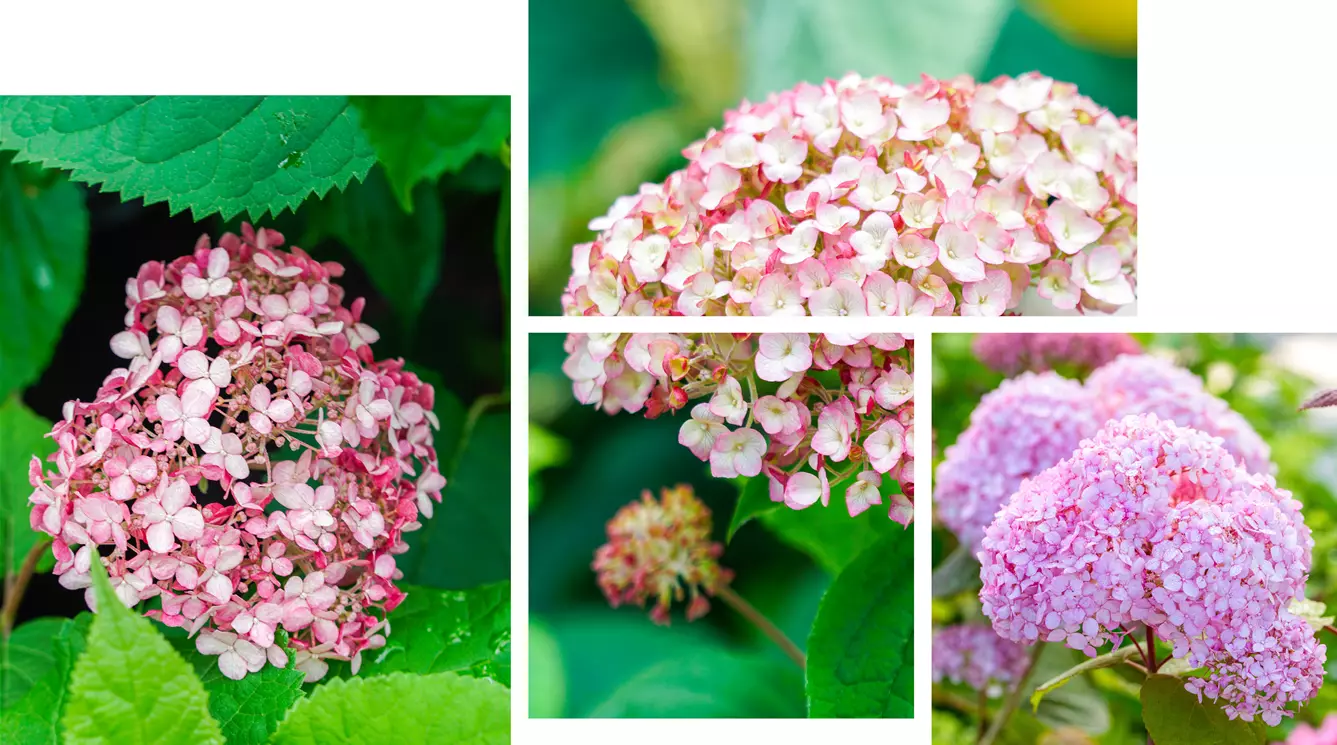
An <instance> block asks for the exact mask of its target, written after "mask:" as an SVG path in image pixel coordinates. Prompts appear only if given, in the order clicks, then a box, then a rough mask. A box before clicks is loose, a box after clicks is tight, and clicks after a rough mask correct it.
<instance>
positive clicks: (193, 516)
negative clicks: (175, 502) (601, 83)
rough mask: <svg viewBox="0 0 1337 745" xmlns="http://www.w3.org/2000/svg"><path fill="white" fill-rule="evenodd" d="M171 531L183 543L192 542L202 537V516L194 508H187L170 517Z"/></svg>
mask: <svg viewBox="0 0 1337 745" xmlns="http://www.w3.org/2000/svg"><path fill="white" fill-rule="evenodd" d="M171 523H172V530H173V532H175V533H176V537H177V538H180V539H181V540H183V541H193V540H196V539H198V538H199V537H200V536H202V535H204V515H202V514H200V511H199V510H197V509H195V508H194V507H187V508H185V509H184V510H181V511H180V512H178V513H176V514H175V515H173V516H172V517H171Z"/></svg>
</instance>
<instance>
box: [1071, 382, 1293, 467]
mask: <svg viewBox="0 0 1337 745" xmlns="http://www.w3.org/2000/svg"><path fill="white" fill-rule="evenodd" d="M1086 387H1087V389H1089V390H1090V391H1091V393H1092V394H1093V395H1094V396H1095V398H1096V402H1097V404H1098V405H1099V414H1100V417H1101V418H1102V419H1118V418H1120V417H1123V416H1126V415H1128V414H1155V415H1157V416H1159V417H1160V418H1162V419H1168V420H1170V421H1172V422H1174V423H1175V424H1178V425H1179V426H1181V427H1192V428H1193V429H1197V430H1201V431H1203V432H1206V433H1208V434H1211V435H1216V436H1217V437H1220V438H1221V439H1222V440H1224V445H1225V448H1226V450H1229V451H1230V453H1231V454H1232V455H1234V456H1235V459H1236V460H1238V461H1240V465H1242V466H1244V467H1245V468H1246V469H1248V470H1249V471H1254V472H1259V473H1271V472H1272V453H1271V448H1269V447H1268V446H1267V443H1266V442H1264V441H1263V438H1262V437H1260V436H1259V435H1258V433H1257V432H1256V431H1254V428H1253V427H1252V426H1251V425H1250V424H1249V422H1248V421H1247V420H1246V419H1245V418H1244V417H1242V416H1240V414H1239V413H1238V412H1236V411H1235V410H1234V409H1232V408H1230V405H1229V404H1227V403H1226V402H1225V401H1222V400H1221V399H1219V398H1217V397H1216V396H1213V395H1212V394H1211V393H1209V392H1207V390H1206V389H1205V388H1204V387H1203V384H1202V379H1201V378H1199V377H1198V376H1196V375H1194V374H1193V373H1191V372H1189V371H1188V370H1185V369H1184V368H1182V367H1179V366H1178V365H1176V364H1174V363H1173V362H1171V361H1169V360H1167V359H1163V358H1161V357H1156V356H1153V355H1125V356H1123V357H1120V358H1118V359H1116V360H1114V361H1113V362H1111V363H1109V364H1108V365H1105V366H1103V367H1101V368H1100V369H1099V370H1096V371H1095V372H1093V373H1091V376H1090V377H1088V378H1087V379H1086Z"/></svg>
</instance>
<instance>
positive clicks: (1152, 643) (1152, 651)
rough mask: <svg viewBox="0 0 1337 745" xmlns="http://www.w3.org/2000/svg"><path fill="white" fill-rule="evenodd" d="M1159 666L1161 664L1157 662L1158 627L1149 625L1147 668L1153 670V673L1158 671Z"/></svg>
mask: <svg viewBox="0 0 1337 745" xmlns="http://www.w3.org/2000/svg"><path fill="white" fill-rule="evenodd" d="M1157 667H1160V666H1159V665H1157V664H1156V629H1153V628H1152V627H1150V626H1148V627H1147V670H1148V671H1150V672H1153V673H1154V672H1156V668H1157Z"/></svg>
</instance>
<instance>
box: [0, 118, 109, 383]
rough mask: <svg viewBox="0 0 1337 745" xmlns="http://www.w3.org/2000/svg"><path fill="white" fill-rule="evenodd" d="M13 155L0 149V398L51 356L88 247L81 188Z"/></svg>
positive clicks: (75, 297)
mask: <svg viewBox="0 0 1337 745" xmlns="http://www.w3.org/2000/svg"><path fill="white" fill-rule="evenodd" d="M3 120H4V114H3V108H0V121H3ZM11 158H12V155H11V154H10V153H0V317H3V318H4V319H5V331H4V333H2V334H0V401H3V400H5V399H6V398H8V397H9V394H10V393H12V392H13V391H16V390H20V389H22V388H25V387H26V386H28V384H30V383H32V382H33V381H35V380H37V378H38V376H39V375H41V374H42V371H43V370H45V369H46V366H47V363H48V362H50V361H51V354H52V352H53V351H54V350H55V348H56V342H57V341H58V340H59V339H60V333H61V329H62V328H64V326H65V321H67V320H69V317H70V314H71V313H73V312H74V306H76V305H78V302H79V291H80V289H81V288H82V287H83V283H84V254H85V253H86V252H87V251H88V210H87V209H86V208H85V207H84V194H83V190H82V189H80V188H79V187H78V186H75V185H74V184H71V183H70V182H69V181H68V180H66V179H65V178H64V177H62V176H60V175H58V174H53V173H45V174H44V173H41V172H39V171H38V170H37V169H35V168H33V167H32V166H16V165H14V164H12V163H11V162H10V160H11Z"/></svg>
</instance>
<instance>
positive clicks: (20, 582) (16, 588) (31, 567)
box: [0, 538, 51, 639]
mask: <svg viewBox="0 0 1337 745" xmlns="http://www.w3.org/2000/svg"><path fill="white" fill-rule="evenodd" d="M50 545H51V539H50V538H44V539H42V540H39V541H38V542H36V543H34V544H33V546H32V548H30V549H28V555H27V556H25V557H23V565H22V566H21V567H19V573H18V575H17V576H15V577H13V578H12V581H9V582H6V583H5V584H6V587H5V604H4V606H3V607H0V639H8V638H9V630H10V629H12V628H14V619H15V618H16V617H17V616H18V614H19V604H20V603H22V602H23V593H24V592H25V591H26V590H27V589H28V581H29V580H31V579H32V576H33V572H34V571H36V570H37V562H38V561H39V560H40V559H41V558H42V554H44V553H46V549H47V548H48V547H49V546H50Z"/></svg>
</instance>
